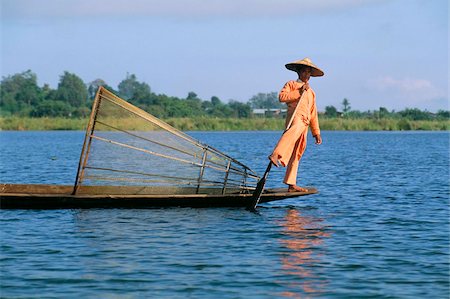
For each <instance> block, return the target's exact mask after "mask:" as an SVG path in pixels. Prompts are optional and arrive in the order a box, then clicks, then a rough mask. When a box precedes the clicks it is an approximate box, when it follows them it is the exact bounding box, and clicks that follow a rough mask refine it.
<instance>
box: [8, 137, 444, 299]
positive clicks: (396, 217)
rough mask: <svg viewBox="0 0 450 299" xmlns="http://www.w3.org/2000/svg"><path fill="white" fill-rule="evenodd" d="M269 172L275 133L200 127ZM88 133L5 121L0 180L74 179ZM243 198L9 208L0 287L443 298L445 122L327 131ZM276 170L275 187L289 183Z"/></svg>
mask: <svg viewBox="0 0 450 299" xmlns="http://www.w3.org/2000/svg"><path fill="white" fill-rule="evenodd" d="M191 135H193V136H194V137H195V138H197V139H200V140H201V141H203V142H205V143H208V144H210V145H211V146H213V147H215V148H217V149H220V150H222V151H224V152H226V153H228V154H229V155H230V156H232V157H235V158H237V159H239V160H240V161H243V162H244V163H245V164H247V165H248V166H250V167H251V168H252V169H254V170H256V171H257V172H258V173H260V174H262V172H263V171H264V169H265V167H266V165H267V158H266V157H267V155H268V154H269V153H270V151H271V149H272V147H273V146H274V144H275V143H276V141H277V139H278V137H279V136H280V132H208V133H205V132H193V133H191ZM83 137H84V136H83V133H82V132H0V154H1V160H0V162H1V163H0V181H1V182H8V183H46V184H48V183H53V184H72V183H73V181H74V178H75V171H76V167H77V165H78V159H79V153H80V149H81V145H82V142H83ZM323 139H324V143H323V144H322V145H321V146H316V145H314V144H313V143H312V138H310V140H309V142H310V144H309V145H308V148H307V151H306V153H305V156H304V159H303V161H302V163H301V165H300V173H299V184H300V185H311V186H315V187H317V188H318V189H319V191H320V193H319V194H316V195H312V196H307V197H300V198H294V199H289V200H285V201H281V202H275V203H268V204H264V205H261V206H260V207H259V208H258V213H251V212H248V211H246V210H245V209H233V208H214V209H191V208H165V209H141V210H139V209H109V210H108V209H92V210H78V209H74V210H50V211H45V210H30V211H28V210H1V211H0V215H1V218H0V219H1V230H0V232H1V236H0V237H1V238H0V240H1V255H0V266H1V277H0V279H1V281H0V296H1V297H14V298H16V297H17V298H21V297H24V298H25V297H26V298H43V297H45V298H62V297H63V298H73V297H78V298H142V297H146V298H284V297H289V298H315V297H318V298H448V297H449V271H450V268H449V267H450V266H449V258H450V255H449V194H450V193H449V133H448V132H323ZM282 177H283V169H273V170H272V172H271V173H270V176H269V182H268V186H269V187H281V186H282V183H281V180H282Z"/></svg>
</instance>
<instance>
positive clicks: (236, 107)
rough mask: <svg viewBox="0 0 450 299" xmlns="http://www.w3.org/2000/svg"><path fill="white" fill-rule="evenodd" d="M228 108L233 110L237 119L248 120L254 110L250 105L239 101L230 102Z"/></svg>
mask: <svg viewBox="0 0 450 299" xmlns="http://www.w3.org/2000/svg"><path fill="white" fill-rule="evenodd" d="M228 106H229V107H230V108H231V110H232V115H233V116H234V117H237V118H248V117H250V115H251V111H252V108H251V107H250V105H249V104H244V103H241V102H237V101H230V103H229V104H228Z"/></svg>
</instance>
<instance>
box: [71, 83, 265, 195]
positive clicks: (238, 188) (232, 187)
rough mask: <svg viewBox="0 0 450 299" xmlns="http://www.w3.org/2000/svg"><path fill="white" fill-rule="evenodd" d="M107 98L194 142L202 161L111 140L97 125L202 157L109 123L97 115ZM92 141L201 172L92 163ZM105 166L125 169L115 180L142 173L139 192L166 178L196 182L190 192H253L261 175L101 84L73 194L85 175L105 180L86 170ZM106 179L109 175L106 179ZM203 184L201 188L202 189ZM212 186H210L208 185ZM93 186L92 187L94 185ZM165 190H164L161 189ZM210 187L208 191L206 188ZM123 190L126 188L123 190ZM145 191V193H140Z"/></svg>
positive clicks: (87, 131)
mask: <svg viewBox="0 0 450 299" xmlns="http://www.w3.org/2000/svg"><path fill="white" fill-rule="evenodd" d="M105 101H106V102H108V103H109V104H112V105H114V106H115V107H116V108H118V109H123V110H124V111H126V112H127V113H130V114H132V115H133V116H135V117H137V118H139V119H140V120H141V121H145V122H148V123H151V125H152V126H156V127H158V128H159V129H160V130H162V131H164V132H165V133H169V134H170V135H171V136H173V137H174V138H177V139H178V140H180V141H182V142H184V143H188V144H190V145H191V146H193V147H195V148H197V149H198V150H199V151H201V153H202V156H201V159H200V160H199V162H193V161H191V160H187V159H182V158H179V157H175V156H171V155H166V154H164V153H158V152H155V151H151V150H147V149H145V148H143V147H139V146H134V145H131V144H127V143H122V142H119V141H115V140H111V139H108V138H105V137H104V136H103V137H102V136H100V134H99V132H100V131H98V130H97V127H98V126H103V127H107V128H109V129H110V130H111V131H114V132H120V133H123V134H126V135H127V136H128V137H130V136H131V137H130V138H135V139H139V140H140V141H141V142H145V143H147V144H150V143H151V144H153V145H157V146H160V147H164V148H167V149H170V150H171V151H178V152H181V153H183V154H184V155H187V156H189V155H191V156H192V155H194V158H196V159H197V158H199V156H198V155H197V154H192V152H189V151H183V149H180V148H176V147H173V146H170V145H168V144H164V143H163V142H160V141H156V140H152V139H149V138H146V137H143V136H140V135H138V134H135V133H134V132H133V131H130V130H126V129H121V128H119V127H117V126H115V125H112V124H110V123H106V122H105V121H103V120H100V119H98V115H99V111H100V109H101V108H100V107H101V105H102V102H105ZM93 141H96V142H105V143H108V144H110V145H114V146H118V147H122V148H126V149H128V150H132V151H137V152H140V153H143V154H145V155H153V156H158V157H159V158H162V159H171V160H172V161H175V162H177V163H185V164H190V165H191V166H194V167H198V176H197V177H188V178H187V177H178V176H173V175H161V174H158V175H155V174H150V173H145V172H141V171H130V170H123V169H114V168H109V167H93V166H92V165H89V157H90V154H91V148H92V143H93ZM208 156H209V157H216V158H217V159H220V160H221V161H222V162H223V163H216V162H214V161H213V159H212V158H210V159H208ZM93 169H95V170H102V171H105V172H109V173H122V174H123V175H124V176H123V177H114V178H111V177H110V178H108V179H109V180H112V181H114V180H115V181H116V182H120V181H122V182H125V181H133V180H135V179H133V178H130V177H126V176H127V175H129V176H132V175H137V176H143V177H146V178H148V179H142V178H140V179H136V181H139V183H140V184H141V185H139V186H140V187H142V188H139V190H140V191H139V192H142V190H144V189H145V190H147V189H148V190H150V189H151V188H147V187H151V186H152V184H155V183H158V182H159V183H161V182H167V181H171V182H174V181H176V182H177V183H179V184H181V183H184V184H188V185H190V186H193V185H194V184H196V186H195V187H192V188H190V189H189V190H188V191H185V192H188V193H191V194H199V193H201V192H203V193H205V192H206V193H207V192H214V193H215V194H217V193H220V194H227V193H236V192H238V193H251V192H253V190H255V188H256V184H257V182H258V180H259V176H258V175H257V173H256V172H255V171H253V170H251V169H250V168H249V167H248V166H246V165H244V164H243V163H241V162H239V161H238V160H236V159H234V158H232V157H230V156H228V155H227V154H225V153H223V152H221V151H219V150H217V149H215V148H213V147H211V146H209V145H206V144H204V143H202V142H200V141H198V140H196V139H194V138H192V137H191V136H189V135H188V134H186V133H184V132H182V131H180V130H178V129H176V128H174V127H172V126H171V125H169V124H168V123H166V122H164V121H162V120H161V119H158V118H157V117H155V116H153V115H151V114H150V113H148V112H146V111H144V110H142V109H140V108H138V107H136V106H134V105H132V104H131V103H129V102H127V101H125V100H123V99H121V98H120V97H118V96H116V95H115V94H114V93H112V92H110V91H109V90H107V89H106V88H104V87H102V86H100V87H99V88H98V90H97V93H96V95H95V98H94V102H93V105H92V111H91V115H90V118H89V122H88V125H87V127H86V133H85V138H84V142H83V146H82V150H81V154H80V160H79V163H78V169H77V174H76V178H75V183H74V187H73V192H72V194H74V195H75V194H77V193H78V192H79V190H80V187H82V186H88V185H87V184H85V179H86V178H89V179H90V180H99V181H101V180H104V179H105V178H102V177H99V176H98V177H96V176H95V175H94V176H92V175H91V176H87V175H86V171H87V170H93ZM208 171H216V172H219V173H221V172H223V174H224V176H223V179H222V180H220V181H219V180H217V179H215V180H212V179H208V177H207V176H208V175H207V174H208ZM106 180H107V179H106ZM201 188H202V190H201ZM207 188H210V189H207ZM91 190H92V189H91ZM133 190H136V188H134V189H133V188H129V189H128V192H129V193H130V194H134V193H135V192H136V191H133ZM156 190H159V191H157V192H159V193H170V192H171V191H170V189H167V190H164V188H156ZM161 190H162V191H161ZM205 190H207V191H205ZM121 192H123V190H122V191H121ZM148 192H149V193H152V192H153V193H154V192H155V191H154V190H153V191H148ZM140 194H142V193H140Z"/></svg>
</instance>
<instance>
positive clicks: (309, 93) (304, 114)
mask: <svg viewBox="0 0 450 299" xmlns="http://www.w3.org/2000/svg"><path fill="white" fill-rule="evenodd" d="M303 84H304V83H303V82H301V81H300V82H298V81H289V82H287V83H286V84H285V85H284V87H283V88H282V89H281V91H280V94H279V100H280V102H285V103H286V104H287V106H288V111H287V117H286V123H285V126H287V125H288V124H289V122H290V120H291V117H293V121H292V123H291V126H290V127H289V128H286V129H285V131H284V133H283V135H282V136H281V138H280V140H279V141H278V143H277V145H276V147H275V149H274V150H273V153H272V156H274V157H277V158H278V160H279V161H280V163H281V164H282V165H283V166H287V169H286V175H285V177H284V180H283V182H284V183H285V184H288V185H296V182H297V172H298V164H299V161H300V159H301V157H302V155H303V153H304V152H305V149H306V141H307V139H306V137H307V133H308V127H311V132H312V134H313V136H316V135H319V134H320V128H319V118H318V117H317V107H316V94H315V93H314V91H313V90H312V88H309V89H308V90H306V91H304V95H303V97H302V100H301V101H300V103H299V100H300V92H299V88H301V87H302V86H303ZM297 105H300V106H299V107H298V109H297V110H296V109H295V108H296V107H297ZM294 111H295V115H294V116H292V114H293V113H294Z"/></svg>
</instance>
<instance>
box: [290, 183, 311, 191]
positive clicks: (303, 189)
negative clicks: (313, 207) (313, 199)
mask: <svg viewBox="0 0 450 299" xmlns="http://www.w3.org/2000/svg"><path fill="white" fill-rule="evenodd" d="M288 192H308V189H305V188H302V187H300V186H296V185H289V188H288Z"/></svg>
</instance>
